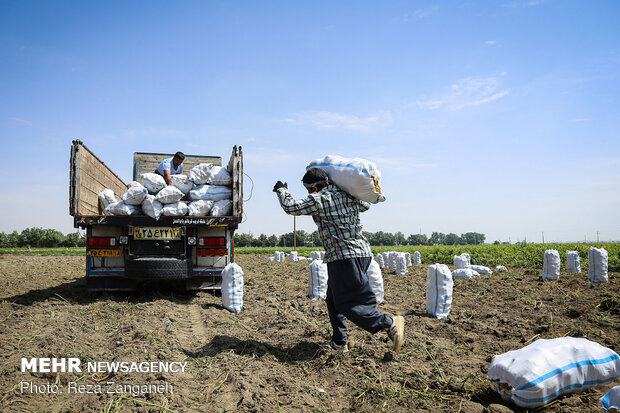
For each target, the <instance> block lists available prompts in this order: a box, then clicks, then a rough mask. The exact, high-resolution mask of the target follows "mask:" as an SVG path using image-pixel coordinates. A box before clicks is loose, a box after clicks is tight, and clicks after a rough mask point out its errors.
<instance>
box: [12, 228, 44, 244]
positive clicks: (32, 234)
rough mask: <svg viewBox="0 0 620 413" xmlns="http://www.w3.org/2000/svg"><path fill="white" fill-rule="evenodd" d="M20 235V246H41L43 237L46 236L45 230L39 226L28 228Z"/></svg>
mask: <svg viewBox="0 0 620 413" xmlns="http://www.w3.org/2000/svg"><path fill="white" fill-rule="evenodd" d="M20 235H21V236H20V239H19V244H18V246H19V247H25V246H31V247H41V246H42V243H43V237H44V236H45V230H44V229H43V228H39V227H33V228H26V229H25V230H23V231H22V233H21V234H20Z"/></svg>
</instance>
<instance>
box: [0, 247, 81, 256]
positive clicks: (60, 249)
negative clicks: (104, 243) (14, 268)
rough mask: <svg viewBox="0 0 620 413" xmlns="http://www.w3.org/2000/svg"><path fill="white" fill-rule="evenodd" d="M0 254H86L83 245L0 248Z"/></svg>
mask: <svg viewBox="0 0 620 413" xmlns="http://www.w3.org/2000/svg"><path fill="white" fill-rule="evenodd" d="M0 255H43V256H50V255H51V256H57V255H77V256H79V255H82V256H85V255H86V248H84V247H71V248H67V247H58V248H31V249H30V250H28V248H0Z"/></svg>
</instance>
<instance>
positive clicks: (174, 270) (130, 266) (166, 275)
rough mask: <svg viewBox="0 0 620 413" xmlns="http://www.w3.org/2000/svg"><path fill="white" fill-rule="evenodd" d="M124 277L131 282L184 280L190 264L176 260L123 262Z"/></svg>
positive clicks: (139, 259) (190, 268)
mask: <svg viewBox="0 0 620 413" xmlns="http://www.w3.org/2000/svg"><path fill="white" fill-rule="evenodd" d="M125 276H126V277H127V278H129V279H133V280H186V279H189V278H191V276H192V262H191V261H190V260H188V259H178V258H136V259H133V260H127V261H126V262H125Z"/></svg>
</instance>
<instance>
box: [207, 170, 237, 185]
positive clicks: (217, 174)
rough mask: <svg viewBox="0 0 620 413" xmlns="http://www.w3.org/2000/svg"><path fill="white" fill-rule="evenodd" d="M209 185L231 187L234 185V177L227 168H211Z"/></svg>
mask: <svg viewBox="0 0 620 413" xmlns="http://www.w3.org/2000/svg"><path fill="white" fill-rule="evenodd" d="M208 183H209V184H210V185H219V186H230V185H231V184H232V176H231V175H230V173H228V170H227V169H226V168H223V167H221V166H214V167H212V168H211V176H210V177H209V180H208Z"/></svg>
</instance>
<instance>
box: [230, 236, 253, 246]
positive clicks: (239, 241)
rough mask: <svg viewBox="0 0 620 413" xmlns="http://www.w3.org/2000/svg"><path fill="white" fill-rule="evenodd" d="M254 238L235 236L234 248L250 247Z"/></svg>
mask: <svg viewBox="0 0 620 413" xmlns="http://www.w3.org/2000/svg"><path fill="white" fill-rule="evenodd" d="M253 239H254V236H253V235H252V234H235V246H236V247H250V246H251V245H252V240H253Z"/></svg>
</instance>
